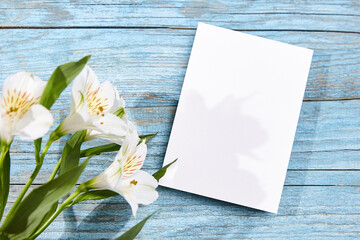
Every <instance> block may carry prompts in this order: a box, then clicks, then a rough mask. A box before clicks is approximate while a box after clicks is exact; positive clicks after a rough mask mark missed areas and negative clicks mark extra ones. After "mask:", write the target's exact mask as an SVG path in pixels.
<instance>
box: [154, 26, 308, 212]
mask: <svg viewBox="0 0 360 240" xmlns="http://www.w3.org/2000/svg"><path fill="white" fill-rule="evenodd" d="M312 54H313V51H312V50H309V49H305V48H302V47H297V46H292V45H289V44H285V43H281V42H277V41H273V40H268V39H264V38H261V37H257V36H252V35H249V34H245V33H240V32H236V31H232V30H227V29H223V28H219V27H215V26H211V25H208V24H204V23H199V25H198V29H197V32H196V36H195V40H194V44H193V49H192V52H191V56H190V60H189V63H188V68H187V72H186V76H185V80H184V84H183V88H182V92H181V96H180V100H179V104H178V107H177V111H176V115H175V119H174V123H173V127H172V131H171V135H170V139H169V144H168V147H167V151H166V156H165V160H164V165H166V164H168V163H169V162H171V161H173V160H174V159H176V158H178V159H179V160H178V161H177V162H176V163H175V164H174V165H173V166H171V167H170V168H169V169H168V172H167V173H166V175H165V176H164V177H163V178H162V179H161V181H160V185H162V186H166V187H170V188H174V189H178V190H182V191H186V192H190V193H195V194H199V195H203V196H206V197H210V198H215V199H219V200H223V201H226V202H231V203H235V204H240V205H243V206H247V207H251V208H256V209H261V210H265V211H268V212H273V213H277V210H278V206H279V202H280V197H281V192H282V188H283V185H284V180H285V176H286V170H287V166H288V162H289V158H290V154H291V148H292V144H293V141H294V136H295V131H296V126H297V121H298V118H299V114H300V108H301V103H302V100H303V95H304V91H305V86H306V80H307V77H308V73H309V69H310V64H311V58H312Z"/></svg>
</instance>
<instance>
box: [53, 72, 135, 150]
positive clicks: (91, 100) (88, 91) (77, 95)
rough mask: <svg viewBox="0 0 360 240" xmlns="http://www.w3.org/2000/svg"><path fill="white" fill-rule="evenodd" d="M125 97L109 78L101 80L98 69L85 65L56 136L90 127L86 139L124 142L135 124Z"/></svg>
mask: <svg viewBox="0 0 360 240" xmlns="http://www.w3.org/2000/svg"><path fill="white" fill-rule="evenodd" d="M124 107H125V101H124V100H123V99H122V98H120V96H119V93H118V91H117V90H116V89H115V88H114V87H113V85H112V84H111V83H110V82H109V81H105V82H103V83H101V84H100V82H99V80H98V78H97V76H96V74H95V72H94V71H93V70H92V69H91V68H90V67H88V66H85V67H84V69H83V70H82V72H81V73H80V74H79V75H78V76H77V77H76V79H75V80H74V85H73V88H72V96H71V110H70V114H69V116H68V117H66V118H65V120H64V122H63V123H62V124H60V126H59V127H58V128H57V129H56V130H55V134H54V135H55V139H57V138H59V137H61V136H63V135H66V134H69V133H73V132H76V131H80V130H86V129H87V130H88V133H87V136H86V138H85V140H91V139H95V138H105V139H108V140H110V141H112V142H116V143H118V144H121V143H122V142H123V140H124V139H125V137H126V136H127V135H129V134H131V133H133V132H135V133H136V129H135V127H134V126H133V125H132V124H131V123H130V122H129V121H128V120H127V118H126V117H123V118H120V117H118V116H117V115H116V113H119V112H123V111H124Z"/></svg>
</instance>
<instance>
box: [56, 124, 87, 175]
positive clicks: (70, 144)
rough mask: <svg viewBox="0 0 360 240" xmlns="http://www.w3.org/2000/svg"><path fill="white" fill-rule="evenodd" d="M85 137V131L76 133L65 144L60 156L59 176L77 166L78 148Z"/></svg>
mask: <svg viewBox="0 0 360 240" xmlns="http://www.w3.org/2000/svg"><path fill="white" fill-rule="evenodd" d="M85 136H86V130H83V131H78V132H76V133H74V135H72V136H71V138H70V139H69V140H68V141H67V142H66V144H65V146H64V150H63V153H62V156H61V164H60V171H59V175H61V174H63V173H65V172H67V171H69V170H70V169H72V168H74V167H76V166H78V165H79V159H80V147H81V144H82V143H83V141H84V138H85Z"/></svg>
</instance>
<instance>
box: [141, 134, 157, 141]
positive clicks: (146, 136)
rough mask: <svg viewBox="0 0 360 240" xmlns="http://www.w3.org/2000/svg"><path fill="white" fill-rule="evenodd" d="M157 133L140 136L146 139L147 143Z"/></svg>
mask: <svg viewBox="0 0 360 240" xmlns="http://www.w3.org/2000/svg"><path fill="white" fill-rule="evenodd" d="M157 134H158V133H152V134H147V135H141V136H140V139H141V140H145V143H147V142H148V141H149V140H150V139H152V138H153V137H155V136H156V135H157Z"/></svg>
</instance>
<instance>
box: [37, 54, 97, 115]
mask: <svg viewBox="0 0 360 240" xmlns="http://www.w3.org/2000/svg"><path fill="white" fill-rule="evenodd" d="M89 59H90V56H86V57H83V58H82V59H80V60H79V61H78V62H69V63H66V64H64V65H60V66H58V67H57V68H56V69H55V71H54V72H53V74H52V75H51V77H50V79H49V81H48V82H47V84H46V87H45V89H44V91H43V94H42V96H41V98H40V101H39V103H40V104H41V105H43V106H44V107H46V108H47V109H50V108H51V106H52V105H53V104H54V103H55V101H56V100H57V99H58V97H59V96H60V94H61V93H62V91H63V90H64V89H65V88H66V87H67V86H68V85H69V84H70V83H71V82H72V80H74V78H75V77H76V76H77V75H78V74H79V73H80V72H81V70H82V69H83V68H84V66H85V65H86V63H87V62H88V61H89Z"/></svg>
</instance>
